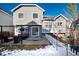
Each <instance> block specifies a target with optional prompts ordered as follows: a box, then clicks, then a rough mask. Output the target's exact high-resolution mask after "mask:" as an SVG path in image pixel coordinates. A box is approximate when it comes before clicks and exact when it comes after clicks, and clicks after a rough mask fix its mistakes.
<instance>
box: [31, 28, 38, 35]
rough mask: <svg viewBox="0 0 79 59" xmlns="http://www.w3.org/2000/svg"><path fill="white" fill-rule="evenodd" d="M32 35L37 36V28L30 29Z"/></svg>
mask: <svg viewBox="0 0 79 59" xmlns="http://www.w3.org/2000/svg"><path fill="white" fill-rule="evenodd" d="M32 35H38V27H35V28H32Z"/></svg>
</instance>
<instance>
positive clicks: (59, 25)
mask: <svg viewBox="0 0 79 59" xmlns="http://www.w3.org/2000/svg"><path fill="white" fill-rule="evenodd" d="M67 20H68V18H66V17H65V16H64V15H62V14H60V15H58V16H54V17H44V20H43V21H42V22H43V25H42V26H43V28H44V29H46V30H47V31H46V32H45V30H44V31H43V32H44V33H53V34H66V31H67Z"/></svg>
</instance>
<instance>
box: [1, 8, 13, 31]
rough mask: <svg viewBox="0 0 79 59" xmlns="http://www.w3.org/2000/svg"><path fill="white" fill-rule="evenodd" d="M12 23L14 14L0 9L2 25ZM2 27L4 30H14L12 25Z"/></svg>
mask: <svg viewBox="0 0 79 59" xmlns="http://www.w3.org/2000/svg"><path fill="white" fill-rule="evenodd" d="M12 25H13V18H12V15H10V14H8V13H7V12H5V11H4V10H3V9H0V26H12ZM0 28H1V27H0ZM2 29H3V31H11V32H13V28H12V27H3V28H2ZM0 30H1V29H0Z"/></svg>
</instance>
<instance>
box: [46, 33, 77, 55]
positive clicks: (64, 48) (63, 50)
mask: <svg viewBox="0 0 79 59" xmlns="http://www.w3.org/2000/svg"><path fill="white" fill-rule="evenodd" d="M45 37H46V38H47V39H48V40H49V41H50V43H51V44H52V45H53V47H54V48H56V50H57V52H58V54H60V55H61V56H67V55H69V56H76V54H75V53H73V52H72V51H71V50H70V45H69V44H68V45H65V44H64V43H62V42H60V41H59V40H57V39H55V38H54V37H52V36H51V35H49V34H45Z"/></svg>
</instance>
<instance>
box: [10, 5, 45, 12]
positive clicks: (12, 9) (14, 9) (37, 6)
mask: <svg viewBox="0 0 79 59" xmlns="http://www.w3.org/2000/svg"><path fill="white" fill-rule="evenodd" d="M21 5H35V6H36V7H38V8H39V9H41V10H42V11H45V10H44V9H43V8H41V7H40V6H38V5H37V4H19V5H17V6H16V7H15V8H13V9H12V10H11V12H14V10H15V9H17V8H18V7H20V6H21Z"/></svg>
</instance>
